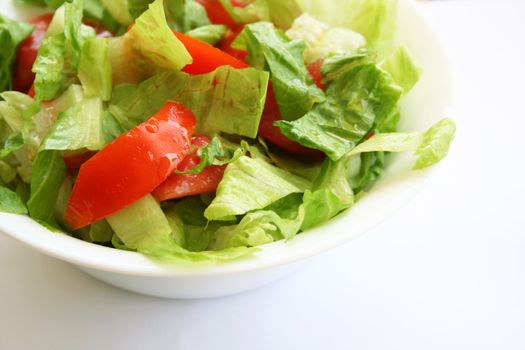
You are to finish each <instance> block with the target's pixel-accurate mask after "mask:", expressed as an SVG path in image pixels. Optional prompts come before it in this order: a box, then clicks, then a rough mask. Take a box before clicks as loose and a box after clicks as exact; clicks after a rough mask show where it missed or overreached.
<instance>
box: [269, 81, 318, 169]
mask: <svg viewBox="0 0 525 350" xmlns="http://www.w3.org/2000/svg"><path fill="white" fill-rule="evenodd" d="M281 119H282V117H281V112H280V111H279V105H278V104H277V100H276V99H275V93H274V91H273V87H272V84H271V83H270V84H269V85H268V93H267V96H266V105H265V106H264V112H263V115H262V118H261V124H260V125H259V136H261V137H262V138H263V139H265V140H266V141H268V142H270V143H271V144H273V145H274V146H277V147H278V148H280V149H282V150H283V151H286V152H288V153H291V154H294V155H297V156H304V157H313V158H315V159H322V158H324V157H325V155H324V153H323V152H321V151H318V150H315V149H311V148H307V147H304V146H303V145H301V144H299V143H297V142H295V141H293V140H290V139H289V138H287V137H286V136H284V135H283V133H281V130H280V129H279V128H278V127H277V126H275V125H273V124H274V123H275V122H276V121H279V120H281Z"/></svg>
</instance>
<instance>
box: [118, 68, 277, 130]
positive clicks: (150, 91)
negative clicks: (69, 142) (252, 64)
mask: <svg viewBox="0 0 525 350" xmlns="http://www.w3.org/2000/svg"><path fill="white" fill-rule="evenodd" d="M267 85H268V74H267V73H266V72H262V71H259V70H257V69H254V68H246V69H233V68H231V67H228V66H224V67H220V68H218V69H217V70H215V71H214V72H211V73H208V74H202V75H193V76H190V75H188V74H186V73H181V72H178V73H177V72H164V73H160V74H158V75H155V76H153V77H152V78H150V79H148V80H146V81H144V82H142V83H140V84H122V85H119V86H116V87H115V89H114V91H113V98H112V100H111V106H110V107H109V111H110V112H111V113H112V115H113V116H114V117H115V118H116V119H117V120H118V121H119V123H120V124H121V125H122V127H123V128H124V129H130V128H132V127H134V126H135V125H137V124H139V123H141V122H143V121H145V120H146V119H147V118H149V117H150V116H151V115H152V114H154V113H156V112H157V111H159V110H160V109H161V108H162V106H163V105H164V104H165V103H166V101H168V100H174V101H177V102H179V103H181V104H183V105H185V106H186V107H188V108H189V109H191V110H192V111H193V113H194V114H195V116H196V117H197V119H198V121H199V122H198V127H199V130H198V131H197V132H198V133H206V134H210V135H213V134H215V133H217V132H225V133H229V134H236V135H241V136H246V137H251V138H255V137H256V136H257V132H258V129H259V122H260V119H261V116H262V111H263V108H264V102H265V99H266V88H267Z"/></svg>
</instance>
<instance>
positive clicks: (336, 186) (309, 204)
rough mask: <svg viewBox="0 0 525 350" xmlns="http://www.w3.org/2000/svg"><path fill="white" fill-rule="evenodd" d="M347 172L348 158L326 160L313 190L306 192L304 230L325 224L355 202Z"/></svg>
mask: <svg viewBox="0 0 525 350" xmlns="http://www.w3.org/2000/svg"><path fill="white" fill-rule="evenodd" d="M347 173H348V161H347V159H345V158H342V159H340V160H338V161H333V160H331V159H326V160H325V162H324V164H323V167H322V169H321V173H320V175H319V176H318V178H317V179H316V180H315V182H314V185H313V188H312V190H311V191H306V193H305V194H304V211H305V215H304V217H305V219H304V221H303V223H302V226H301V228H302V229H303V230H308V229H311V228H313V227H316V226H319V225H321V224H324V223H325V222H327V221H329V220H330V219H332V218H333V217H334V216H336V215H337V214H339V213H340V212H341V211H343V210H345V209H348V208H350V207H351V206H352V205H353V204H354V192H353V191H352V188H351V187H350V184H349V182H348V180H347V177H346V175H347Z"/></svg>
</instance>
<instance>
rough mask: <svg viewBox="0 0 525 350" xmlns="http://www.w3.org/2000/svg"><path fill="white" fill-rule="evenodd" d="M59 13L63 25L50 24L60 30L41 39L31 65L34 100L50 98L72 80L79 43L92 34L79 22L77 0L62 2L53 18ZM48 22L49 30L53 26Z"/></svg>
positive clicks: (89, 29) (78, 56)
mask: <svg viewBox="0 0 525 350" xmlns="http://www.w3.org/2000/svg"><path fill="white" fill-rule="evenodd" d="M62 13H63V14H62ZM60 16H63V18H64V25H63V28H60V25H57V26H54V27H53V28H56V30H63V31H62V32H58V33H56V34H53V35H51V36H48V37H47V38H46V39H45V40H44V41H43V42H42V46H41V47H40V49H39V50H38V56H37V58H36V61H35V65H34V66H33V71H34V72H35V74H36V77H35V97H36V100H37V101H50V100H53V99H54V98H56V97H57V96H59V95H60V94H61V93H62V92H64V91H65V90H66V89H67V87H68V86H69V85H70V84H71V83H74V82H75V81H76V75H77V69H78V64H79V61H80V54H81V49H82V46H83V43H84V41H85V40H86V39H87V38H89V37H93V36H95V31H94V30H93V29H92V28H87V27H85V26H83V25H82V16H83V12H82V1H81V0H74V1H73V2H71V3H65V4H64V10H63V12H60V11H57V13H56V14H55V19H56V18H60ZM55 19H54V20H53V21H54V22H55ZM51 26H53V23H52V24H51ZM51 26H50V29H49V30H52V29H53V28H52V27H51ZM53 30H55V29H53Z"/></svg>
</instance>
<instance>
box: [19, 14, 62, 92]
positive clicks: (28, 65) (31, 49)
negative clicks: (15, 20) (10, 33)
mask: <svg viewBox="0 0 525 350" xmlns="http://www.w3.org/2000/svg"><path fill="white" fill-rule="evenodd" d="M52 19H53V14H51V13H50V14H45V15H42V16H39V17H36V18H34V19H32V20H30V21H29V23H31V24H33V25H34V26H35V29H34V30H33V33H32V34H31V35H30V36H29V37H28V38H27V39H25V40H24V41H23V42H22V43H21V44H20V46H19V48H18V60H17V63H16V68H15V72H14V75H13V88H14V89H15V90H16V91H21V92H27V91H28V90H29V89H30V88H31V85H33V81H34V80H35V73H33V72H32V71H31V69H32V68H33V64H34V63H35V60H36V56H37V54H38V49H39V48H40V45H41V44H42V41H44V36H45V35H46V31H47V28H48V27H49V24H50V23H51V20H52Z"/></svg>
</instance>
